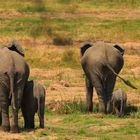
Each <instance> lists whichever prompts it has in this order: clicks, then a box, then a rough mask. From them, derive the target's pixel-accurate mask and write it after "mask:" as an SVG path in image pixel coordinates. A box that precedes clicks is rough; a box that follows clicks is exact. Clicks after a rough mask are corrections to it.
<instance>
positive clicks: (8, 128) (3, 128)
mask: <svg viewBox="0 0 140 140" xmlns="http://www.w3.org/2000/svg"><path fill="white" fill-rule="evenodd" d="M0 130H2V131H5V132H9V131H10V126H1V127H0Z"/></svg>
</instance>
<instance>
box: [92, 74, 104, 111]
mask: <svg viewBox="0 0 140 140" xmlns="http://www.w3.org/2000/svg"><path fill="white" fill-rule="evenodd" d="M93 79H94V83H93V84H94V86H95V89H96V92H97V95H98V99H99V112H101V113H106V96H105V91H104V86H103V82H102V80H101V79H100V78H99V77H98V76H96V77H94V78H93Z"/></svg>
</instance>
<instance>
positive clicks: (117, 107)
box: [112, 88, 127, 117]
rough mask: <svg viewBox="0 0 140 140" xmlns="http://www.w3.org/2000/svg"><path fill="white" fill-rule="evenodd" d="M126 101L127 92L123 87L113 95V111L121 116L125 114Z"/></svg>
mask: <svg viewBox="0 0 140 140" xmlns="http://www.w3.org/2000/svg"><path fill="white" fill-rule="evenodd" d="M126 102H127V94H126V93H125V92H124V91H123V90H122V89H121V88H119V89H118V90H116V91H114V92H113V95H112V107H113V113H115V114H117V115H118V116H119V117H121V116H123V115H124V113H125V107H126Z"/></svg>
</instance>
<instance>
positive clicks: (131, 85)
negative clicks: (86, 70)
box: [107, 63, 137, 89]
mask: <svg viewBox="0 0 140 140" xmlns="http://www.w3.org/2000/svg"><path fill="white" fill-rule="evenodd" d="M107 67H108V68H109V69H110V70H111V71H112V72H113V73H114V75H116V76H117V77H119V78H120V79H121V80H122V81H123V82H124V83H125V84H126V85H127V86H129V87H131V88H133V89H137V88H136V87H135V86H134V85H133V84H132V83H131V82H130V81H129V80H125V79H124V78H122V77H121V76H120V75H119V74H117V73H116V72H115V71H114V69H113V68H112V67H111V66H110V65H109V64H108V63H107Z"/></svg>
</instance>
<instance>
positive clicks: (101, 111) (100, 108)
mask: <svg viewBox="0 0 140 140" xmlns="http://www.w3.org/2000/svg"><path fill="white" fill-rule="evenodd" d="M99 112H100V113H103V114H106V109H105V106H104V105H100V104H99Z"/></svg>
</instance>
